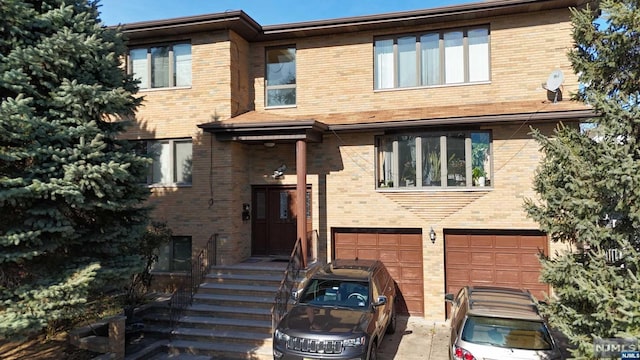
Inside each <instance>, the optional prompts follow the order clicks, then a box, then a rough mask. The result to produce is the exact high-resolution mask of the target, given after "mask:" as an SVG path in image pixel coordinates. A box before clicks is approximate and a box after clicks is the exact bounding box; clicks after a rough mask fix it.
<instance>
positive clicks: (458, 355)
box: [453, 346, 476, 360]
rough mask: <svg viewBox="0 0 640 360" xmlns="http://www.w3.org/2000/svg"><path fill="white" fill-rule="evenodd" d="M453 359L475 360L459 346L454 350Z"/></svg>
mask: <svg viewBox="0 0 640 360" xmlns="http://www.w3.org/2000/svg"><path fill="white" fill-rule="evenodd" d="M453 358H454V359H456V360H476V358H475V357H473V355H472V354H471V353H470V352H468V351H467V350H465V349H463V348H461V347H459V346H456V347H455V348H454V353H453Z"/></svg>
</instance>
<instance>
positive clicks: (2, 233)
mask: <svg viewBox="0 0 640 360" xmlns="http://www.w3.org/2000/svg"><path fill="white" fill-rule="evenodd" d="M124 54H125V44H124V41H123V38H122V35H121V34H120V33H119V32H118V31H117V30H115V29H109V28H105V27H103V26H102V24H101V23H100V20H99V18H98V4H97V2H96V1H89V0H0V100H1V105H0V214H1V215H0V339H2V338H7V339H9V338H17V337H21V336H23V335H28V334H30V333H32V332H35V331H38V330H40V329H42V328H43V327H45V326H47V324H49V323H51V322H52V321H57V320H64V319H69V318H71V317H72V316H74V314H77V313H78V312H80V311H82V305H83V304H84V303H86V301H87V299H88V298H89V296H90V294H91V293H92V292H94V291H96V289H101V288H102V287H103V286H104V285H105V284H109V286H113V287H116V286H121V285H124V284H125V283H126V282H127V280H129V279H130V276H131V274H132V273H135V272H140V271H141V270H142V269H143V268H144V261H143V259H142V257H141V256H140V255H139V254H140V249H139V244H140V240H141V237H142V234H143V233H144V232H145V229H146V226H147V224H148V222H149V221H148V217H149V210H148V209H147V208H146V207H145V205H144V204H145V200H146V199H147V197H148V189H145V188H144V187H143V186H140V181H139V179H141V178H144V176H145V174H146V167H147V161H148V160H147V159H145V158H143V157H140V156H138V155H136V154H135V152H134V151H132V147H131V146H130V144H128V143H127V142H126V141H123V140H119V139H118V135H120V134H121V133H122V132H123V131H124V129H125V123H126V120H127V119H131V118H132V116H133V114H134V111H135V109H136V108H137V106H138V105H139V103H140V100H139V99H136V98H135V97H134V94H135V93H136V91H137V85H136V83H135V82H134V81H133V80H132V79H131V78H130V77H128V76H126V74H124V72H123V71H122V68H121V66H120V65H121V59H122V58H123V56H124Z"/></svg>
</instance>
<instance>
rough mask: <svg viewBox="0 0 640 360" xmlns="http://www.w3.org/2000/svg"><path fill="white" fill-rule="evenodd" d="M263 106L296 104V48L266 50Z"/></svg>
mask: <svg viewBox="0 0 640 360" xmlns="http://www.w3.org/2000/svg"><path fill="white" fill-rule="evenodd" d="M265 68H266V74H265V106H266V107H275V106H293V105H295V104H296V48H295V47H293V46H288V47H278V48H270V49H267V50H266V66H265Z"/></svg>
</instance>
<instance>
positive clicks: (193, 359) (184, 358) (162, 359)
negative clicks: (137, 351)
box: [149, 353, 214, 360]
mask: <svg viewBox="0 0 640 360" xmlns="http://www.w3.org/2000/svg"><path fill="white" fill-rule="evenodd" d="M213 359H214V358H213V357H212V356H208V355H188V354H168V353H161V354H156V355H154V356H153V357H151V358H149V360H213Z"/></svg>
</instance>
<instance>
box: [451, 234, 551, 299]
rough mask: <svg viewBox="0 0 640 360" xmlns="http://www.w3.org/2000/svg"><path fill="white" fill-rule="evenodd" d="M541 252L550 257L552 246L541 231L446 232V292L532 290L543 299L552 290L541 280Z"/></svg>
mask: <svg viewBox="0 0 640 360" xmlns="http://www.w3.org/2000/svg"><path fill="white" fill-rule="evenodd" d="M539 252H543V253H544V254H548V253H549V242H548V240H547V236H546V235H545V234H543V233H540V232H537V231H513V232H512V231H509V232H504V231H502V232H500V231H496V232H494V233H490V232H489V233H465V232H445V263H446V266H445V282H446V292H447V293H454V294H455V293H456V292H457V291H458V290H459V289H460V288H461V287H463V286H465V285H497V286H507V287H518V288H524V289H529V290H530V291H531V293H533V294H534V295H535V296H536V297H537V298H538V299H543V298H544V293H548V292H549V287H548V286H547V285H546V284H543V283H541V282H540V280H539V277H540V269H541V265H540V260H539V259H538V253H539Z"/></svg>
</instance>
